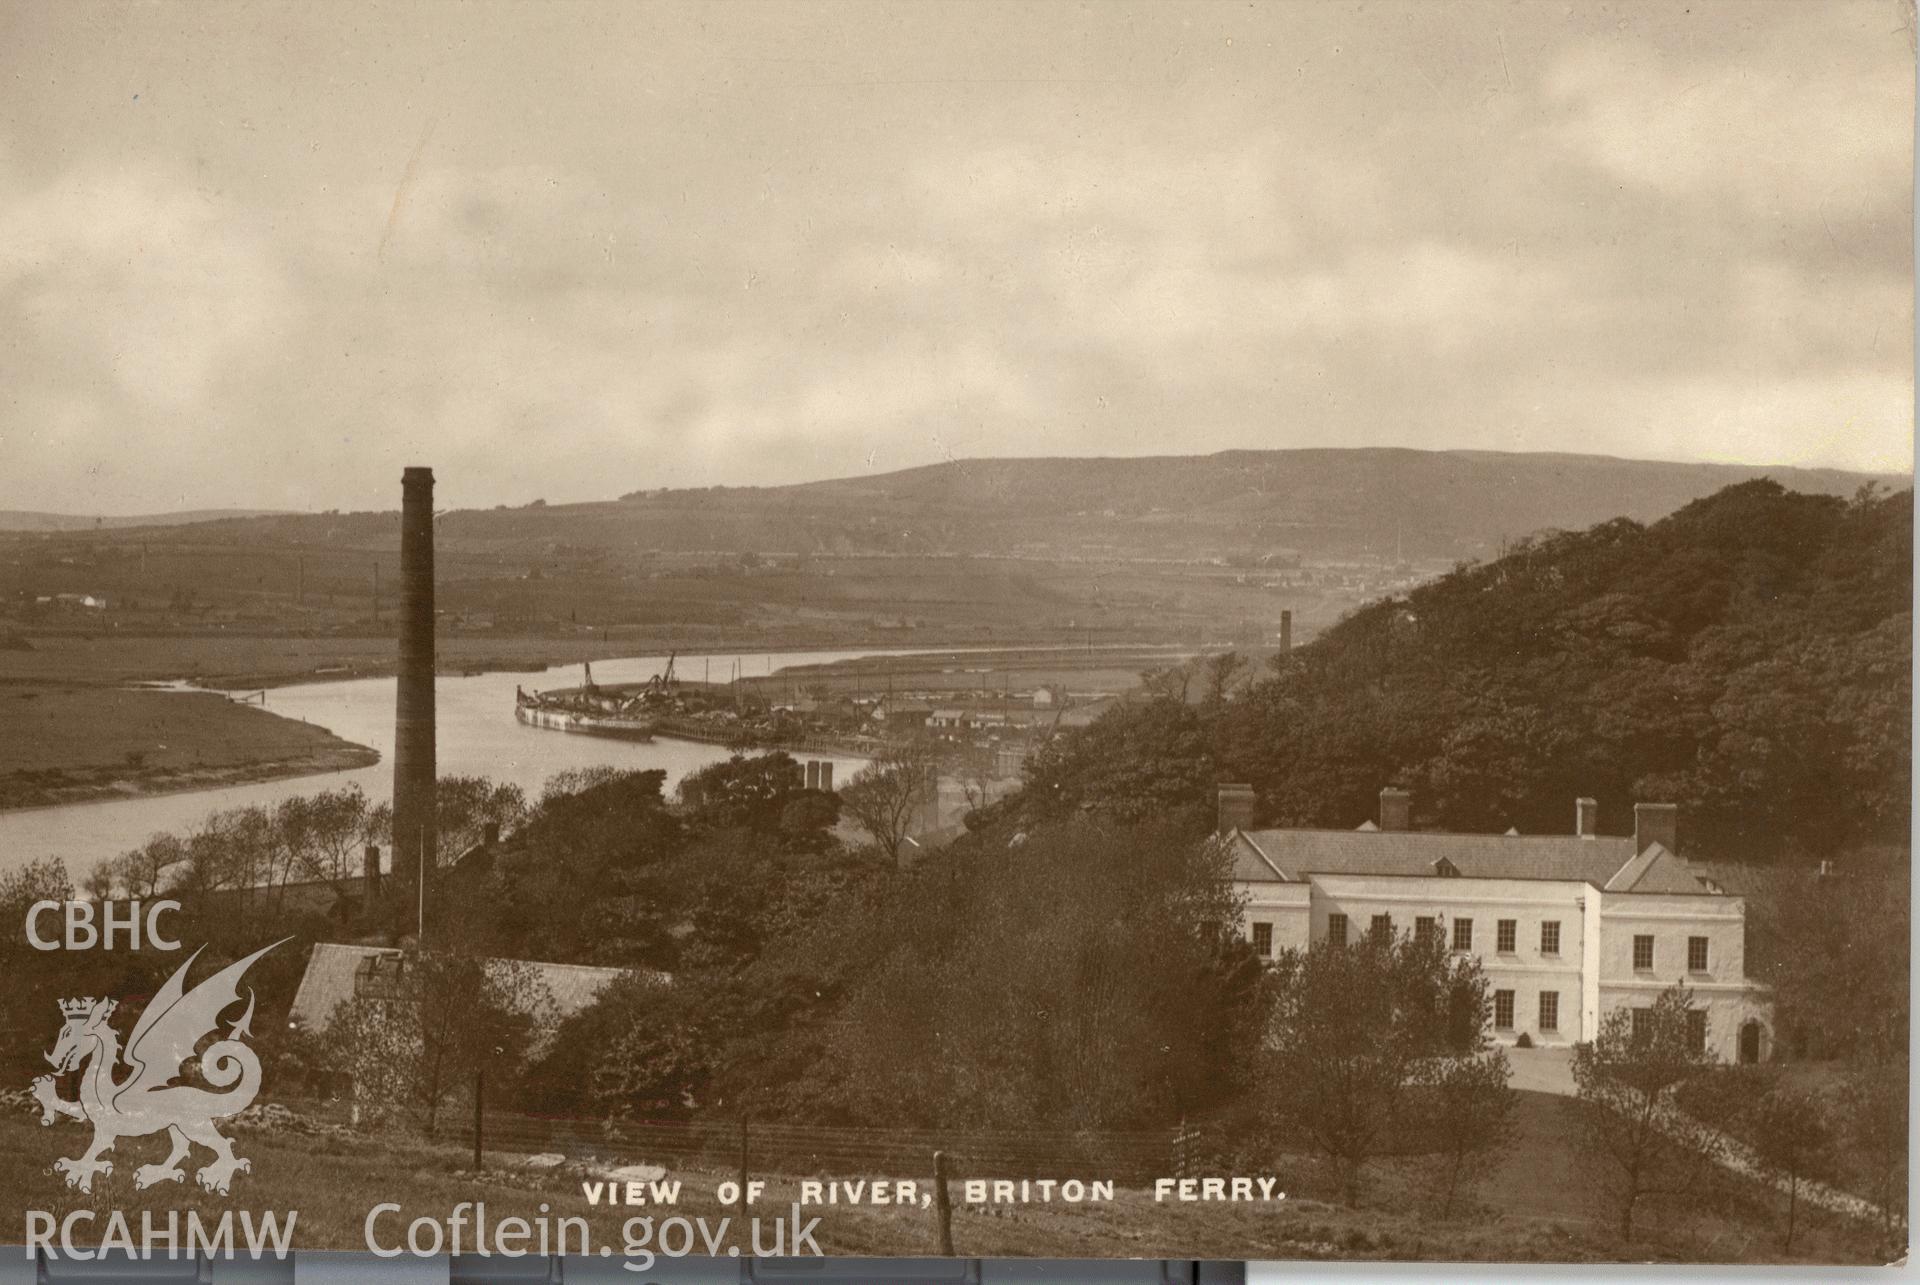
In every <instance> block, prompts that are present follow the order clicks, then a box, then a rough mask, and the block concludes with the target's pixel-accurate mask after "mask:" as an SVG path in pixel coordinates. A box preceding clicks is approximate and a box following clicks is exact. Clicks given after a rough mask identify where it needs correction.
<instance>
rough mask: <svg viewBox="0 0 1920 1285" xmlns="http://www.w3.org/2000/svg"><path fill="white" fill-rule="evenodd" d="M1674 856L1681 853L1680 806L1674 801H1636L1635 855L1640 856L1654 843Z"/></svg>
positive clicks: (1634, 822)
mask: <svg viewBox="0 0 1920 1285" xmlns="http://www.w3.org/2000/svg"><path fill="white" fill-rule="evenodd" d="M1656 843H1657V844H1659V845H1660V846H1661V847H1663V848H1665V849H1666V850H1667V851H1668V852H1671V853H1672V854H1673V855H1674V856H1676V857H1677V856H1679V855H1680V808H1679V805H1677V804H1673V803H1636V804H1634V805H1633V855H1634V856H1636V857H1637V856H1639V855H1640V854H1641V853H1643V852H1645V851H1646V850H1647V849H1648V848H1650V847H1652V846H1653V845H1654V844H1656Z"/></svg>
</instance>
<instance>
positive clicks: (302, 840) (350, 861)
mask: <svg viewBox="0 0 1920 1285" xmlns="http://www.w3.org/2000/svg"><path fill="white" fill-rule="evenodd" d="M273 819H274V826H275V828H276V829H278V830H279V832H280V842H281V844H282V845H283V846H284V847H285V849H286V850H287V853H288V854H289V858H290V865H291V867H292V869H293V870H294V871H296V872H297V873H299V874H300V875H301V876H302V877H304V878H307V879H315V880H319V881H320V882H323V883H326V884H328V885H330V886H331V887H332V888H333V891H334V894H335V895H336V896H342V897H344V896H346V895H347V893H348V891H349V889H350V888H351V887H352V886H353V883H354V881H356V880H358V879H359V877H360V876H361V874H362V873H363V869H362V854H363V853H364V851H365V849H366V846H367V845H368V844H370V843H372V842H374V837H373V836H374V835H375V833H376V824H377V822H376V820H375V817H374V812H373V809H372V808H371V807H370V806H369V805H368V803H367V796H366V795H365V794H364V793H362V792H361V789H360V787H359V786H358V785H348V786H346V787H344V788H342V789H338V790H322V791H321V792H320V793H318V794H307V795H296V796H295V797H293V798H290V799H287V800H286V801H285V802H283V803H281V805H280V806H279V807H278V808H276V809H275V810H274V818H273Z"/></svg>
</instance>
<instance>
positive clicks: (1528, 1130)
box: [0, 1094, 1874, 1263]
mask: <svg viewBox="0 0 1920 1285" xmlns="http://www.w3.org/2000/svg"><path fill="white" fill-rule="evenodd" d="M1523 1099H1524V1100H1523V1105H1522V1110H1521V1119H1520V1127H1519V1131H1518V1134H1517V1136H1516V1138H1515V1139H1514V1141H1513V1143H1512V1145H1511V1146H1510V1147H1509V1149H1508V1152H1507V1158H1506V1160H1505V1162H1504V1163H1503V1164H1502V1165H1501V1166H1500V1167H1499V1169H1498V1170H1497V1171H1496V1172H1495V1173H1494V1174H1493V1175H1492V1177H1491V1178H1489V1179H1488V1180H1487V1181H1486V1182H1485V1183H1484V1184H1483V1186H1482V1188H1481V1189H1480V1191H1479V1192H1478V1193H1477V1194H1478V1204H1477V1206H1476V1208H1474V1209H1473V1210H1472V1212H1470V1213H1467V1214H1463V1215H1461V1216H1457V1217H1455V1218H1452V1219H1448V1220H1444V1221H1443V1220H1441V1219H1439V1218H1437V1217H1433V1216H1431V1215H1430V1214H1429V1213H1427V1212H1425V1211H1426V1210H1427V1209H1428V1208H1429V1201H1428V1198H1427V1194H1426V1190H1425V1188H1424V1187H1423V1185H1422V1184H1421V1182H1420V1180H1419V1177H1418V1174H1417V1172H1416V1170H1417V1166H1415V1165H1412V1164H1409V1163H1383V1164H1381V1165H1379V1166H1377V1167H1376V1172H1375V1173H1374V1174H1373V1176H1372V1178H1371V1179H1370V1181H1369V1183H1368V1188H1367V1194H1366V1196H1365V1197H1364V1199H1363V1201H1362V1203H1361V1204H1360V1206H1359V1207H1357V1208H1346V1207H1343V1206H1340V1205H1338V1204H1334V1203H1332V1202H1331V1201H1330V1200H1328V1199H1326V1198H1325V1197H1326V1193H1327V1190H1328V1189H1327V1187H1326V1186H1325V1184H1324V1182H1323V1180H1322V1179H1321V1177H1320V1175H1319V1172H1318V1166H1317V1165H1315V1164H1314V1163H1313V1162H1312V1161H1309V1160H1305V1159H1301V1158H1298V1157H1293V1158H1287V1159H1285V1160H1283V1161H1282V1162H1281V1163H1280V1164H1278V1165H1276V1166H1275V1167H1276V1170H1277V1173H1276V1176H1277V1177H1278V1178H1279V1179H1280V1181H1281V1186H1282V1188H1283V1189H1284V1190H1286V1191H1287V1193H1288V1199H1286V1200H1284V1201H1278V1202H1273V1203H1255V1204H1238V1205H1236V1204H1228V1203H1190V1204H1181V1203H1176V1202H1157V1201H1155V1200H1154V1198H1153V1194H1152V1192H1151V1191H1150V1190H1148V1189H1127V1188H1122V1189H1120V1190H1119V1191H1118V1192H1117V1193H1116V1199H1115V1200H1114V1202H1113V1203H1111V1204H1105V1203H1102V1204H1091V1203H1089V1204H1080V1205H1066V1204H1060V1203H1055V1204H1038V1203H1033V1204H1024V1205H1008V1206H999V1207H984V1208H982V1207H968V1206H966V1205H964V1204H961V1203H958V1198H959V1192H960V1188H959V1187H958V1185H957V1183H956V1185H955V1187H954V1191H955V1195H956V1204H955V1208H954V1219H953V1239H954V1248H955V1251H956V1252H957V1253H960V1254H962V1255H985V1256H1003V1255H1011V1256H1025V1255H1038V1256H1064V1257H1147V1258H1161V1257H1166V1258H1185V1257H1201V1258H1208V1257H1214V1258H1277V1259H1321V1260H1325V1259H1366V1260H1402V1261H1408V1260H1439V1261H1483V1262H1492V1261H1503V1260H1505V1261H1525V1262H1557V1261H1564V1262H1617V1261H1662V1262H1738V1263H1763V1262H1779V1261H1783V1260H1781V1259H1780V1258H1779V1256H1778V1232H1777V1227H1776V1222H1777V1216H1776V1213H1775V1211H1773V1210H1772V1207H1771V1206H1770V1205H1768V1204H1767V1203H1766V1201H1765V1199H1764V1198H1763V1197H1761V1196H1760V1195H1759V1194H1758V1193H1757V1191H1756V1190H1754V1189H1752V1188H1750V1187H1745V1188H1743V1187H1740V1186H1738V1185H1737V1184H1736V1185H1734V1186H1731V1187H1728V1188H1725V1189H1716V1191H1714V1192H1713V1193H1711V1194H1710V1196H1709V1194H1708V1193H1702V1194H1701V1195H1700V1196H1699V1197H1698V1198H1694V1199H1688V1200H1685V1201H1670V1202H1667V1203H1666V1205H1665V1206H1664V1207H1663V1208H1661V1209H1659V1210H1657V1211H1656V1210H1649V1211H1648V1212H1647V1213H1646V1215H1645V1216H1644V1223H1645V1227H1644V1230H1643V1231H1641V1232H1640V1234H1639V1235H1637V1236H1636V1238H1635V1240H1634V1242H1633V1243H1632V1244H1624V1243H1622V1242H1620V1241H1619V1240H1618V1238H1617V1237H1616V1236H1614V1234H1613V1233H1612V1230H1611V1225H1610V1221H1609V1220H1608V1218H1607V1217H1605V1216H1604V1214H1603V1211H1601V1210H1599V1209H1597V1208H1596V1207H1595V1206H1594V1205H1593V1204H1592V1202H1591V1200H1590V1197H1589V1196H1588V1195H1587V1190H1588V1188H1587V1183H1586V1179H1585V1178H1584V1176H1583V1175H1582V1173H1581V1171H1580V1169H1579V1166H1578V1165H1577V1163H1576V1162H1575V1160H1574V1158H1573V1155H1574V1153H1573V1150H1572V1147H1571V1144H1572V1143H1573V1141H1574V1139H1573V1137H1572V1135H1571V1133H1570V1127H1571V1126H1570V1121H1569V1118H1568V1115H1567V1112H1566V1108H1565V1103H1564V1101H1563V1100H1561V1099H1556V1098H1552V1097H1549V1096H1547V1095H1543V1094H1525V1095H1523ZM233 1133H234V1136H235V1138H236V1146H237V1150H238V1152H239V1154H241V1155H243V1156H245V1157H248V1158H249V1159H250V1160H251V1161H252V1164H253V1168H252V1170H251V1172H248V1173H245V1174H242V1175H240V1176H239V1177H238V1178H237V1179H236V1185H235V1188H234V1193H233V1195H232V1196H231V1197H230V1198H221V1197H217V1196H212V1195H208V1194H207V1193H204V1192H202V1191H200V1190H199V1189H198V1188H197V1187H195V1186H192V1185H190V1182H189V1185H186V1186H178V1185H172V1184H163V1185H162V1186H160V1187H158V1188H154V1189H150V1190H148V1191H144V1192H136V1191H134V1190H133V1187H132V1181H131V1176H132V1172H133V1169H134V1168H135V1166H136V1165H138V1164H140V1163H144V1162H147V1161H149V1160H157V1159H158V1158H159V1156H160V1154H161V1153H162V1152H163V1151H164V1147H163V1146H162V1145H161V1144H160V1143H159V1142H158V1141H156V1140H155V1139H151V1138H149V1139H129V1140H125V1141H123V1142H122V1143H121V1144H120V1148H119V1152H118V1153H117V1160H118V1167H117V1168H116V1171H115V1172H114V1173H113V1174H111V1175H108V1176H106V1177H103V1178H101V1179H100V1180H98V1182H97V1183H96V1188H95V1191H94V1192H93V1193H92V1195H90V1196H85V1195H81V1194H80V1193H77V1192H74V1191H71V1190H69V1189H68V1188H67V1187H65V1185H64V1184H63V1182H62V1181H61V1179H60V1178H59V1177H58V1176H56V1175H55V1174H53V1173H52V1172H51V1171H50V1169H49V1166H50V1165H51V1163H52V1161H53V1160H54V1159H55V1158H56V1157H58V1156H61V1155H71V1154H75V1153H76V1152H77V1151H78V1150H79V1149H80V1146H81V1145H82V1140H83V1138H84V1136H85V1135H84V1133H83V1132H82V1131H81V1129H80V1127H79V1126H77V1125H72V1124H64V1123H63V1124H62V1125H61V1126H60V1127H58V1128H53V1129H42V1128H41V1127H39V1125H38V1123H37V1121H36V1120H34V1119H32V1118H29V1117H25V1116H21V1115H17V1114H10V1115H8V1116H7V1117H5V1118H4V1119H0V1153H4V1154H6V1155H9V1156H11V1157H14V1160H13V1161H12V1162H11V1163H10V1164H9V1165H7V1166H6V1169H5V1171H4V1176H3V1177H0V1205H3V1206H6V1207H9V1208H15V1209H21V1210H26V1209H34V1210H44V1211H47V1212H50V1213H53V1214H55V1215H56V1216H57V1217H61V1216H64V1215H65V1214H66V1213H67V1212H70V1211H73V1210H76V1209H81V1208H91V1209H93V1210H95V1211H96V1225H98V1223H99V1222H100V1221H101V1220H103V1219H104V1216H105V1214H106V1212H107V1211H109V1210H119V1211H122V1212H123V1213H126V1214H128V1215H129V1217H130V1218H131V1219H132V1220H133V1222H134V1224H135V1225H136V1226H137V1225H138V1220H139V1211H141V1210H167V1209H181V1210H186V1209H194V1210H197V1211H198V1212H199V1213H200V1215H201V1217H202V1218H203V1219H212V1218H217V1217H218V1216H219V1215H220V1213H221V1212H222V1211H224V1210H227V1209H248V1210H254V1211H266V1210H275V1211H289V1210H292V1211H297V1212H298V1225H297V1233H296V1238H295V1243H296V1245H298V1246H301V1247H309V1248H331V1249H362V1248H365V1225H366V1219H367V1215H368V1213H369V1211H370V1210H372V1209H373V1207H374V1206H375V1205H377V1204H380V1203H382V1202H389V1201H390V1202H394V1203H397V1204H399V1205H400V1206H401V1207H402V1210H403V1211H404V1212H403V1214H402V1215H401V1216H400V1217H399V1218H394V1217H392V1216H387V1217H386V1219H385V1221H383V1222H382V1223H381V1224H380V1225H379V1229H380V1233H381V1234H382V1235H383V1236H386V1237H388V1238H389V1241H391V1240H392V1239H395V1238H397V1233H398V1232H399V1230H400V1229H401V1228H403V1226H404V1223H405V1222H406V1221H410V1220H411V1219H413V1218H416V1217H422V1216H425V1217H431V1218H434V1219H436V1220H441V1221H444V1220H445V1219H446V1218H447V1216H448V1215H449V1213H450V1211H452V1210H453V1209H454V1208H455V1206H457V1205H459V1204H460V1203H462V1202H467V1201H485V1202H486V1205H487V1210H488V1217H489V1219H491V1220H495V1221H497V1220H498V1219H500V1218H505V1217H507V1216H509V1215H517V1216H521V1217H526V1218H533V1217H535V1216H537V1215H538V1213H539V1210H540V1206H541V1205H542V1204H543V1203H544V1204H546V1205H547V1206H548V1207H549V1211H550V1214H549V1216H551V1217H556V1218H557V1217H561V1216H579V1217H581V1218H584V1219H586V1220H587V1223H588V1225H589V1227H590V1228H591V1234H592V1242H591V1243H592V1245H593V1246H594V1247H595V1248H596V1250H597V1247H598V1246H600V1245H603V1244H605V1245H610V1246H613V1247H614V1248H615V1249H616V1251H617V1250H618V1249H619V1247H621V1246H622V1245H624V1244H625V1243H626V1238H625V1233H624V1230H623V1225H624V1224H625V1222H626V1220H627V1219H628V1218H631V1217H633V1216H635V1215H638V1214H651V1215H652V1216H653V1217H654V1218H655V1220H656V1221H661V1220H664V1219H665V1218H668V1217H672V1216H681V1217H686V1218H697V1217H704V1218H705V1219H707V1220H708V1223H709V1225H710V1226H711V1225H713V1224H714V1223H716V1222H717V1220H718V1219H720V1218H723V1217H728V1216H731V1215H733V1214H735V1213H736V1211H735V1210H733V1209H732V1208H730V1207H729V1208H722V1207H721V1206H720V1204H719V1203H718V1202H717V1200H716V1199H715V1196H714V1191H715V1188H716V1187H717V1185H718V1184H719V1183H720V1182H721V1181H723V1180H726V1179H728V1178H731V1177H733V1176H734V1174H733V1173H732V1172H730V1171H721V1170H717V1169H714V1170H708V1169H676V1170H675V1171H674V1172H673V1173H672V1174H671V1175H670V1176H671V1177H674V1178H677V1179H679V1180H680V1181H681V1182H682V1184H683V1185H682V1189H681V1198H680V1201H679V1202H678V1204H676V1205H675V1206H673V1207H672V1208H671V1209H668V1208H666V1207H664V1206H661V1207H655V1208H651V1209H634V1208H620V1207H615V1208H609V1207H606V1206H604V1205H602V1206H600V1207H597V1208H596V1207H595V1206H593V1205H591V1204H589V1202H588V1201H587V1200H586V1199H585V1197H584V1196H583V1195H582V1193H581V1189H580V1185H579V1181H578V1179H577V1178H561V1177H557V1176H552V1177H535V1176H533V1175H530V1174H526V1173H516V1172H511V1171H509V1170H507V1169H505V1168H495V1167H494V1166H499V1165H503V1164H504V1162H505V1161H507V1159H508V1158H507V1157H504V1156H498V1155H490V1156H489V1157H488V1159H489V1168H488V1170H487V1171H485V1172H483V1173H481V1174H478V1175H476V1174H472V1173H469V1172H467V1170H468V1168H469V1167H470V1166H471V1164H472V1159H471V1153H470V1152H469V1151H468V1150H466V1149H465V1148H463V1147H457V1146H434V1145H429V1144H426V1143H423V1142H396V1141H392V1140H384V1139H383V1140H362V1139H358V1138H341V1137H332V1136H309V1135H304V1134H291V1133H273V1132H267V1131H251V1130H234V1131H233ZM193 1163H196V1164H197V1163H200V1161H195V1162H193ZM754 1176H755V1177H758V1178H762V1179H764V1180H766V1181H767V1183H768V1186H767V1190H766V1192H765V1194H764V1195H763V1196H762V1197H761V1199H760V1201H759V1202H758V1204H757V1205H756V1206H755V1207H754V1210H753V1211H752V1212H754V1213H756V1214H759V1215H760V1216H761V1217H762V1218H763V1219H769V1218H772V1217H774V1216H777V1215H779V1214H784V1213H786V1212H788V1210H789V1206H790V1204H791V1203H792V1202H793V1201H794V1200H795V1199H797V1198H798V1195H799V1185H798V1184H799V1182H800V1181H801V1179H800V1176H798V1175H790V1174H788V1175H782V1174H773V1175H768V1174H757V1173H756V1174H755V1175H754ZM853 1176H857V1175H853ZM892 1176H895V1177H915V1178H918V1179H919V1181H920V1182H921V1183H922V1185H923V1189H925V1184H926V1183H927V1179H928V1175H925V1174H921V1175H909V1174H898V1175H892ZM965 1176H967V1175H966V1174H965V1173H964V1171H962V1172H960V1173H958V1174H957V1175H956V1177H965ZM980 1176H988V1175H980ZM992 1176H1007V1175H992ZM1088 1176H1089V1177H1093V1176H1095V1175H1088ZM816 1215H817V1216H819V1217H820V1219H821V1222H820V1225H819V1228H818V1230H817V1231H816V1233H815V1235H816V1237H817V1239H818V1241H819V1244H820V1246H821V1249H822V1250H823V1251H824V1252H825V1253H828V1254H894V1255H913V1254H930V1253H934V1252H936V1250H937V1239H936V1238H937V1226H936V1223H935V1217H934V1214H933V1212H932V1211H931V1210H928V1209H922V1208H918V1207H915V1208H904V1207H898V1206H893V1205H888V1206H884V1207H873V1206H866V1205H863V1206H857V1207H855V1206H849V1205H845V1204H841V1205H832V1206H810V1207H808V1208H807V1209H806V1210H805V1211H804V1214H803V1219H804V1218H810V1217H813V1216H816ZM19 1234H20V1233H6V1232H0V1240H7V1239H12V1238H13V1237H14V1236H16V1235H19ZM730 1243H734V1244H744V1236H742V1235H741V1234H740V1233H739V1230H738V1225H737V1222H736V1224H735V1225H734V1226H733V1229H732V1234H731V1236H730ZM1873 1248H1874V1247H1873V1244H1872V1241H1871V1237H1870V1235H1868V1234H1867V1233H1865V1232H1863V1231H1861V1230H1860V1229H1857V1228H1855V1227H1853V1226H1851V1225H1847V1224H1844V1223H1842V1222H1840V1221H1839V1220H1836V1219H1831V1218H1822V1217H1809V1218H1807V1221H1806V1224H1805V1227H1804V1231H1803V1235H1802V1238H1801V1239H1800V1241H1799V1243H1797V1244H1796V1246H1795V1255H1794V1258H1793V1260H1791V1261H1796V1262H1810V1263H1820V1262H1828V1263H1832V1262H1851V1263H1861V1262H1869V1261H1873V1259H1872V1255H1873Z"/></svg>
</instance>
